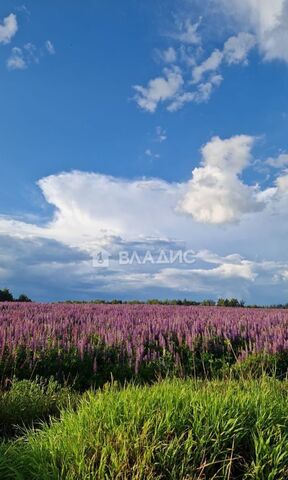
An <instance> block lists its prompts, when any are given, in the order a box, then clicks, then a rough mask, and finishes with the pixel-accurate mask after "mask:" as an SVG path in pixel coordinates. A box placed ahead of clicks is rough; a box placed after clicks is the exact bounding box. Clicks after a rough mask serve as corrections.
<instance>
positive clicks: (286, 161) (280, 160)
mask: <svg viewBox="0 0 288 480" xmlns="http://www.w3.org/2000/svg"><path fill="white" fill-rule="evenodd" d="M266 163H267V164H268V165H270V166H271V167H273V168H284V167H288V153H280V155H278V157H269V158H267V160H266Z"/></svg>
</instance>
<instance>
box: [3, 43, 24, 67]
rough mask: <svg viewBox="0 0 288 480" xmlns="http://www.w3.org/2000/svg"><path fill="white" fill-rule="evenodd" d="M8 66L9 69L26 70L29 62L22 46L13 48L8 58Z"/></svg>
mask: <svg viewBox="0 0 288 480" xmlns="http://www.w3.org/2000/svg"><path fill="white" fill-rule="evenodd" d="M7 68H8V69H9V70H24V69H25V68H27V63H26V60H25V58H24V54H23V50H22V49H21V48H18V47H13V48H12V50H11V54H10V57H9V58H8V60H7Z"/></svg>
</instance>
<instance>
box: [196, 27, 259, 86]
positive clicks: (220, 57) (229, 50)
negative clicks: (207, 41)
mask: <svg viewBox="0 0 288 480" xmlns="http://www.w3.org/2000/svg"><path fill="white" fill-rule="evenodd" d="M255 44H256V40H255V37H254V35H251V34H250V33H245V32H240V33H239V34H238V35H237V36H232V37H230V38H228V40H227V41H226V42H225V43H224V47H223V50H219V49H215V50H214V51H213V52H212V53H211V55H210V56H209V57H208V58H207V59H206V60H205V61H204V62H202V63H201V64H200V65H197V66H195V67H194V69H193V71H192V77H193V82H194V83H198V82H200V81H201V80H202V78H203V76H204V75H205V74H206V73H207V72H208V73H209V72H217V71H218V70H219V68H220V66H221V65H222V63H223V62H226V63H227V64H228V65H232V64H237V63H242V64H247V57H248V54H249V52H250V51H251V50H252V49H253V48H254V47H255Z"/></svg>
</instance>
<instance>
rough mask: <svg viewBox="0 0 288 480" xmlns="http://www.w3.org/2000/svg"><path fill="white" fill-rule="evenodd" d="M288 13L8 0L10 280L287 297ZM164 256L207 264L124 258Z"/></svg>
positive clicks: (4, 249) (2, 41)
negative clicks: (100, 260) (185, 254)
mask: <svg viewBox="0 0 288 480" xmlns="http://www.w3.org/2000/svg"><path fill="white" fill-rule="evenodd" d="M287 20H288V1H287V0H275V1H273V4H271V1H269V0H243V1H240V0H230V1H228V0H209V1H208V0H207V1H206V0H204V1H201V2H200V1H197V0H170V1H165V2H164V1H163V0H161V1H160V0H156V1H153V2H152V1H150V2H147V1H144V0H143V1H142V0H137V1H136V0H127V1H125V2H115V1H114V2H112V1H111V0H105V1H104V0H103V1H101V0H100V1H98V2H94V1H86V2H85V4H84V5H83V4H81V5H80V4H79V2H75V1H71V2H69V9H67V5H64V3H62V4H61V2H60V3H59V2H57V4H56V2H41V3H39V2H38V3H37V2H29V1H27V2H26V3H25V4H21V3H18V2H15V1H11V0H10V1H8V0H4V1H2V2H1V6H0V72H1V93H0V95H1V112H2V115H1V116H0V139H1V141H0V161H1V167H2V175H1V179H0V182H1V188H0V284H1V285H3V286H8V287H10V288H11V289H13V290H14V291H15V292H16V293H20V292H21V291H26V293H28V294H29V295H30V296H31V297H32V298H34V299H36V300H44V301H45V300H53V299H57V300H58V299H65V298H87V299H88V298H95V297H101V298H114V297H122V298H147V297H151V296H159V297H170V298H171V297H190V298H207V297H212V298H217V297H218V296H220V295H221V296H223V295H224V296H227V295H234V296H237V297H241V298H244V299H245V300H247V302H252V303H254V302H259V303H266V302H271V303H272V302H284V301H287V298H288V291H287V287H288V283H287V282H288V256H287V253H286V250H287V249H286V241H285V239H286V238H287V237H286V235H287V206H288V195H287V187H288V171H287V168H288V153H287V152H288V141H287V125H288V82H287V79H288V69H287V64H288V53H287V52H288V27H287V25H288V22H287ZM102 249H104V250H105V251H107V252H109V255H110V264H109V266H108V267H103V268H101V267H99V266H98V267H95V265H94V266H93V262H92V259H93V257H94V256H95V255H97V253H99V252H100V251H102ZM163 249H164V250H165V252H168V251H171V249H173V251H176V250H177V251H178V250H179V249H181V250H182V251H184V250H186V251H187V250H189V251H193V254H192V253H191V255H192V258H193V261H192V262H190V263H188V264H180V263H179V264H177V263H173V264H157V262H156V263H153V262H149V261H148V262H146V263H145V264H141V265H140V264H139V263H137V262H136V263H135V262H134V263H133V262H132V264H131V265H130V264H129V265H119V254H120V253H121V252H122V251H126V252H129V255H132V253H133V251H135V250H136V251H137V252H138V253H139V255H140V253H141V254H142V256H143V254H144V253H143V252H145V251H147V250H149V251H151V252H152V255H154V257H153V258H154V260H155V258H156V257H157V253H158V252H159V251H161V250H163Z"/></svg>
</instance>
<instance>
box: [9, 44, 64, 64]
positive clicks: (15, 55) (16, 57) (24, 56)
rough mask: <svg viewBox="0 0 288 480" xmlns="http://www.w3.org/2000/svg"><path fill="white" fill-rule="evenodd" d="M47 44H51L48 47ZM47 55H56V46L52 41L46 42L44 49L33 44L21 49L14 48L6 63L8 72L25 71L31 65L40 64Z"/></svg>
mask: <svg viewBox="0 0 288 480" xmlns="http://www.w3.org/2000/svg"><path fill="white" fill-rule="evenodd" d="M47 42H49V43H48V46H47ZM49 49H50V51H49ZM52 49H53V51H52ZM45 53H48V54H49V55H54V54H55V49H54V46H53V45H52V43H51V42H50V40H47V41H46V42H45V46H44V48H38V47H36V45H34V44H33V43H31V42H29V43H26V44H25V45H24V46H23V47H21V48H20V47H13V48H12V50H11V53H10V56H9V57H8V59H7V62H6V64H7V68H8V70H25V69H26V68H28V67H29V65H32V64H35V63H36V64H37V63H39V62H40V59H41V58H42V57H43V56H44V55H45Z"/></svg>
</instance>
